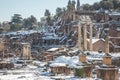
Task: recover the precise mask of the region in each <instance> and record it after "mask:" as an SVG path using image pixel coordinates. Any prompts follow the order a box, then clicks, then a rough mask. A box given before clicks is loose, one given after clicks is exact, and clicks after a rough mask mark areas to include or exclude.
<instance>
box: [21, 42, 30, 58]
mask: <svg viewBox="0 0 120 80" xmlns="http://www.w3.org/2000/svg"><path fill="white" fill-rule="evenodd" d="M22 46H23V47H22V58H23V59H31V46H30V44H29V43H22Z"/></svg>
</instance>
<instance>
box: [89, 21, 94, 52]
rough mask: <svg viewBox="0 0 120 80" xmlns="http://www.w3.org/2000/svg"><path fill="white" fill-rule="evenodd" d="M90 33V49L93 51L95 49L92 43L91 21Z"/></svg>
mask: <svg viewBox="0 0 120 80" xmlns="http://www.w3.org/2000/svg"><path fill="white" fill-rule="evenodd" d="M89 27H90V34H89V38H90V43H89V44H90V45H89V46H90V51H92V50H93V45H92V23H90V26H89Z"/></svg>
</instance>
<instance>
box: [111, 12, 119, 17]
mask: <svg viewBox="0 0 120 80" xmlns="http://www.w3.org/2000/svg"><path fill="white" fill-rule="evenodd" d="M109 15H116V16H120V13H119V12H112V13H110V14H109Z"/></svg>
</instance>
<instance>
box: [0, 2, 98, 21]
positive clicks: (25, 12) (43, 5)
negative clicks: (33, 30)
mask: <svg viewBox="0 0 120 80" xmlns="http://www.w3.org/2000/svg"><path fill="white" fill-rule="evenodd" d="M98 1H100V0H81V2H80V3H81V4H84V3H89V4H93V3H94V2H98ZM67 3H68V0H0V22H3V21H10V20H11V16H13V15H14V14H21V15H22V17H23V18H26V17H29V16H30V15H34V16H35V17H36V18H37V20H38V21H40V17H42V16H44V12H45V9H49V10H50V12H51V13H52V14H54V13H55V10H56V8H57V7H66V5H67Z"/></svg>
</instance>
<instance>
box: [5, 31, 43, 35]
mask: <svg viewBox="0 0 120 80" xmlns="http://www.w3.org/2000/svg"><path fill="white" fill-rule="evenodd" d="M32 33H41V32H40V31H37V30H27V31H24V30H21V31H15V32H8V33H7V34H6V35H27V34H32Z"/></svg>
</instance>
